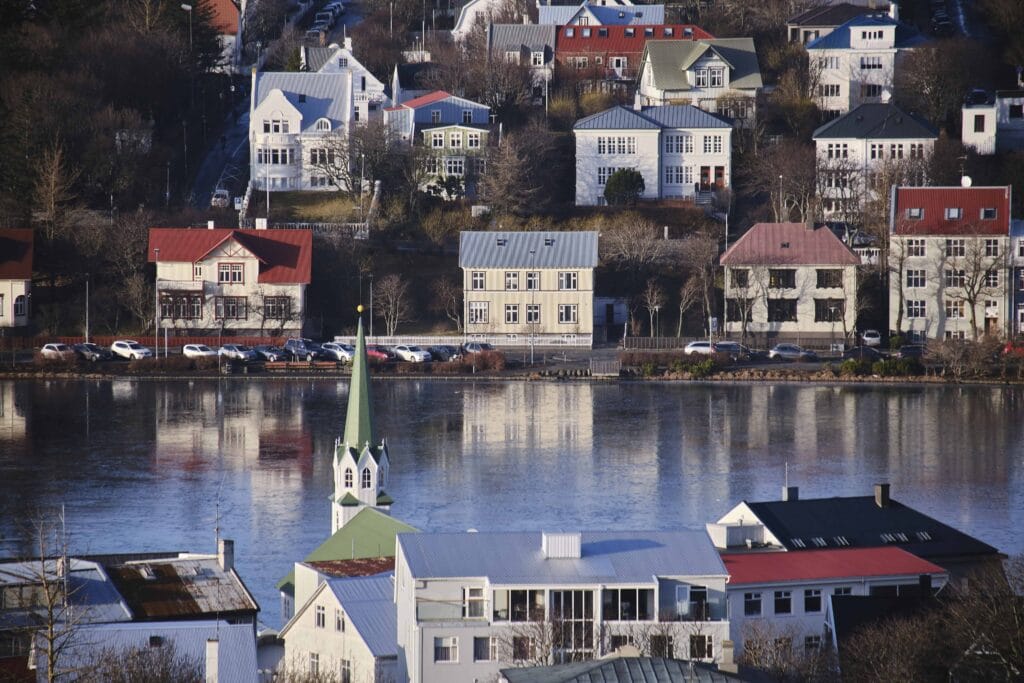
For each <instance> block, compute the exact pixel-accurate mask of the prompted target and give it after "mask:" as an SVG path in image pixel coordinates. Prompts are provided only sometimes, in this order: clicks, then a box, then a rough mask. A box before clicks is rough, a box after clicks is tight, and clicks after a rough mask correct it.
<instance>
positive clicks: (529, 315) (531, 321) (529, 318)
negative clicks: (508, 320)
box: [526, 304, 540, 325]
mask: <svg viewBox="0 0 1024 683" xmlns="http://www.w3.org/2000/svg"><path fill="white" fill-rule="evenodd" d="M526 324H527V325H539V324H540V304H526Z"/></svg>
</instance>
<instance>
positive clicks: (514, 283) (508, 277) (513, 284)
mask: <svg viewBox="0 0 1024 683" xmlns="http://www.w3.org/2000/svg"><path fill="white" fill-rule="evenodd" d="M505 289H507V290H509V291H515V290H517V289H519V273H518V272H517V271H514V270H510V271H507V272H506V273H505Z"/></svg>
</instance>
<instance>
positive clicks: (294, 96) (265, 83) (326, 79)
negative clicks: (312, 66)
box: [256, 71, 348, 131]
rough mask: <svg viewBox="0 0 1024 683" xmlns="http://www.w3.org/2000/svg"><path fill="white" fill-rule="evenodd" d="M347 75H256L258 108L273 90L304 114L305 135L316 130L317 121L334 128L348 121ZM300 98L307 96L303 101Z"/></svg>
mask: <svg viewBox="0 0 1024 683" xmlns="http://www.w3.org/2000/svg"><path fill="white" fill-rule="evenodd" d="M347 79H348V74H347V73H333V74H330V73H328V74H321V73H303V72H279V71H263V72H259V73H257V74H256V104H257V106H259V104H261V103H262V102H263V100H265V99H266V98H267V96H268V95H269V94H270V92H271V91H272V90H280V91H281V92H282V93H283V94H284V96H285V97H286V98H287V99H288V102H290V103H291V105H292V106H293V107H295V108H296V109H298V110H299V112H300V113H301V114H302V129H303V131H311V130H314V129H315V126H316V122H317V119H321V118H326V119H328V120H329V121H330V122H331V127H332V128H337V127H338V126H340V125H341V124H342V123H344V122H345V121H346V119H347V117H346V107H347V106H348V98H347V96H346V93H347V92H348V89H347V88H346V83H347ZM299 95H304V96H305V101H300V98H299Z"/></svg>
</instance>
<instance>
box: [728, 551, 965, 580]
mask: <svg viewBox="0 0 1024 683" xmlns="http://www.w3.org/2000/svg"><path fill="white" fill-rule="evenodd" d="M722 562H724V563H725V568H726V569H727V570H728V571H729V585H730V586H743V585H749V584H777V583H790V582H801V583H804V582H808V581H830V580H840V581H846V580H860V579H867V578H879V577H918V576H920V575H921V574H932V575H936V576H938V575H945V573H946V572H945V570H944V569H943V568H942V567H940V566H938V565H937V564H933V563H931V562H929V561H928V560H923V559H921V558H920V557H917V556H916V555H911V554H910V553H908V552H907V551H906V550H903V549H902V548H847V549H836V550H832V549H829V550H805V551H803V552H798V553H795V552H757V553H725V554H723V555H722Z"/></svg>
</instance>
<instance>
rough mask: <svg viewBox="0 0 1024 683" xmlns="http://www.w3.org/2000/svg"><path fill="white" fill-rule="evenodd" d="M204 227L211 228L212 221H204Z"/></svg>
mask: <svg viewBox="0 0 1024 683" xmlns="http://www.w3.org/2000/svg"><path fill="white" fill-rule="evenodd" d="M206 229H207V230H213V221H206Z"/></svg>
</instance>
